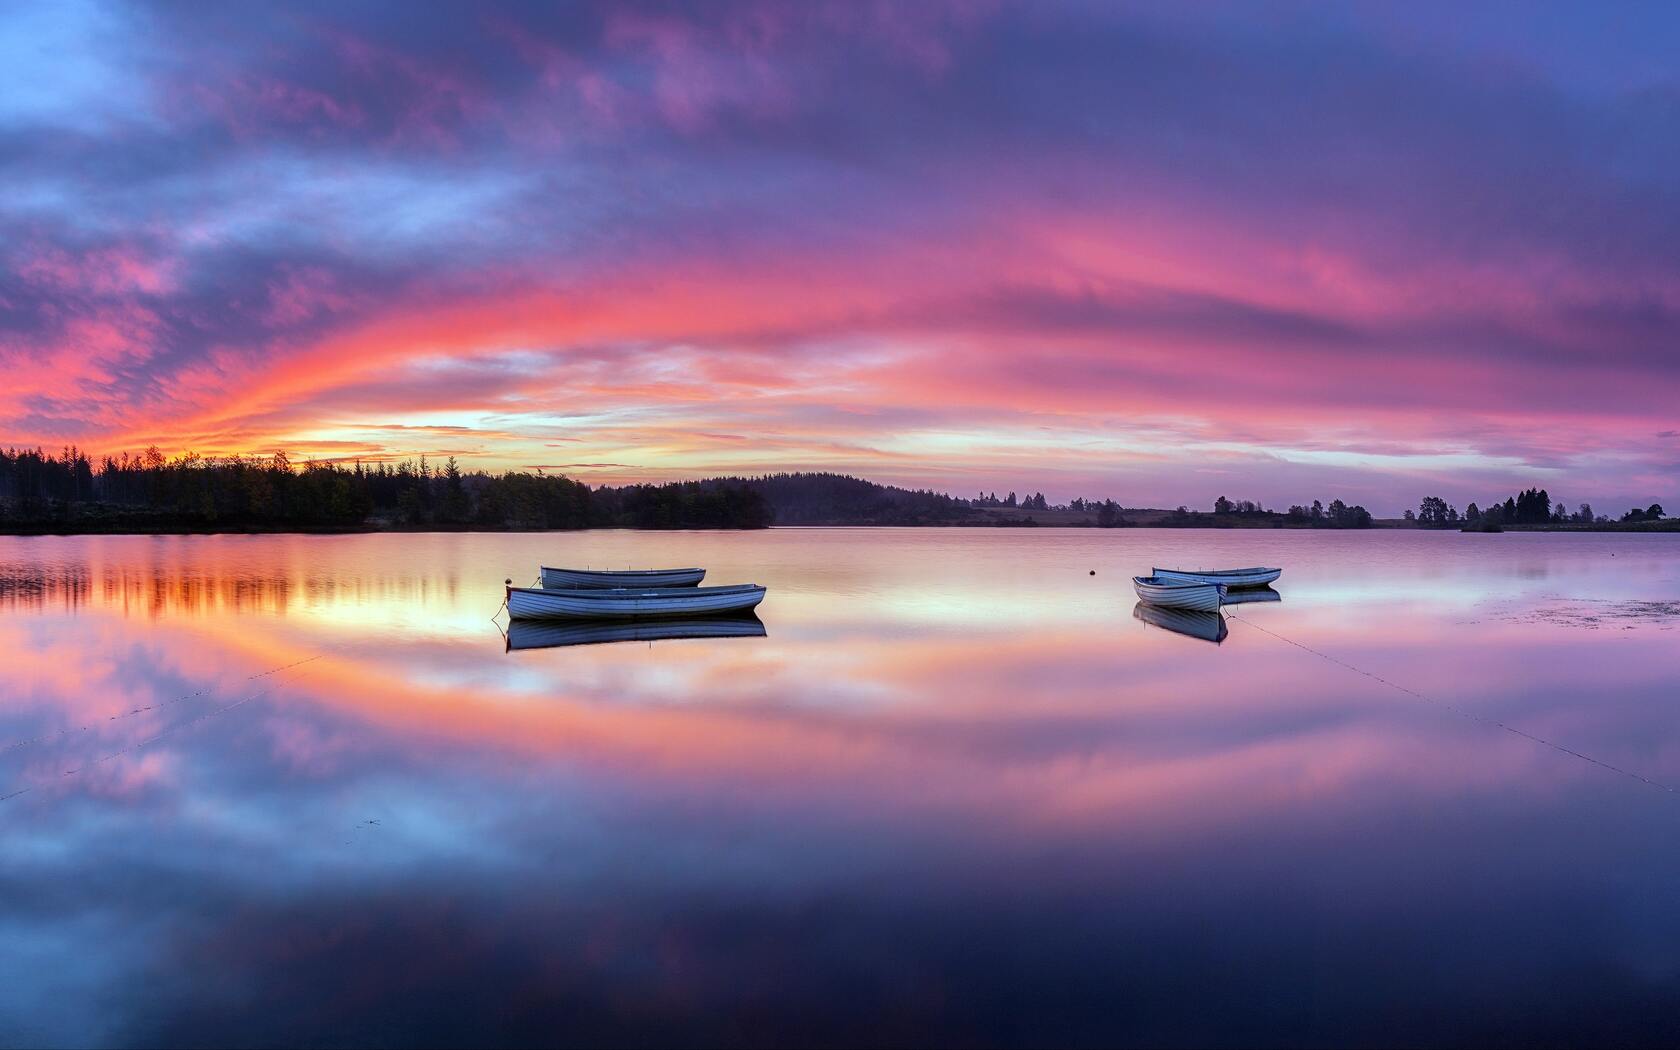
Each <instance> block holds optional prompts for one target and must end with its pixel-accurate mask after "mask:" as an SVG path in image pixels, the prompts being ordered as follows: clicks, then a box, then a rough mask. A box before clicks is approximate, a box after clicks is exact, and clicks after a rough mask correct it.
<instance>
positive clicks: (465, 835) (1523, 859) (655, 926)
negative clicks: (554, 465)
mask: <svg viewBox="0 0 1680 1050" xmlns="http://www.w3.org/2000/svg"><path fill="white" fill-rule="evenodd" d="M1677 555H1680V537H1660V536H1646V537H1640V536H1625V535H1610V536H1569V535H1517V534H1507V535H1504V536H1463V535H1459V534H1456V533H1455V534H1444V535H1435V534H1418V533H1396V532H1374V533H1364V534H1327V533H1316V534H1315V533H1306V532H1206V531H1182V532H1169V531H1120V532H1096V531H1080V530H1067V531H1058V530H1040V531H1007V530H1000V531H978V530H923V531H913V530H904V531H900V530H876V531H861V530H777V531H772V532H770V533H756V534H715V533H676V534H668V535H652V534H645V533H643V534H637V533H624V532H602V533H588V534H549V535H512V536H510V535H373V536H342V537H306V536H271V537H188V538H182V537H163V538H150V537H80V538H54V537H48V538H3V537H0V654H3V655H0V795H3V796H5V799H4V801H0V836H3V837H4V838H3V843H4V845H3V848H0V1043H4V1044H7V1045H21V1044H27V1045H35V1044H43V1043H48V1044H148V1045H151V1044H160V1043H163V1044H181V1043H185V1044H216V1045H226V1044H264V1045H267V1044H275V1043H286V1044H295V1043H302V1044H316V1045H319V1044H328V1045H339V1044H353V1045H377V1044H392V1043H404V1042H412V1043H423V1044H435V1043H439V1042H445V1043H474V1044H489V1043H497V1044H501V1043H521V1042H524V1043H556V1042H560V1043H564V1042H575V1043H589V1044H600V1043H609V1044H611V1043H634V1044H648V1043H682V1044H695V1043H701V1044H711V1043H746V1044H765V1045H770V1044H784V1043H790V1042H793V1043H820V1044H848V1043H855V1042H866V1043H896V1044H902V1043H904V1042H909V1041H936V1042H939V1043H942V1044H1020V1043H1039V1044H1042V1043H1056V1044H1077V1043H1088V1044H1106V1043H1116V1042H1120V1043H1144V1044H1191V1045H1203V1044H1243V1045H1248V1044H1256V1043H1291V1044H1296V1043H1336V1044H1346V1043H1381V1044H1392V1043H1412V1044H1416V1043H1464V1042H1478V1043H1484V1042H1502V1041H1503V1042H1514V1041H1539V1042H1547V1043H1554V1044H1555V1043H1559V1042H1581V1041H1585V1042H1593V1043H1601V1044H1602V1043H1609V1042H1645V1043H1653V1044H1661V1043H1668V1044H1673V1043H1675V1042H1677V1041H1680V834H1677V833H1680V796H1677V795H1676V794H1675V793H1673V792H1672V791H1670V790H1668V789H1667V788H1665V787H1663V786H1660V785H1667V784H1673V785H1680V630H1677V629H1676V628H1677V627H1680V557H1677ZM544 561H547V562H551V563H560V564H579V565H590V566H597V567H600V566H607V567H624V566H656V565H665V564H682V565H687V564H696V565H705V566H707V567H709V568H710V570H711V575H710V578H709V580H708V582H718V583H727V582H745V581H752V582H758V583H763V584H766V585H768V586H769V588H770V594H769V597H768V599H767V600H766V602H765V604H764V605H763V606H762V607H761V609H760V615H761V617H762V619H763V621H764V625H765V631H766V636H765V637H761V638H759V637H746V638H724V639H693V640H663V641H655V642H652V643H648V642H627V643H620V644H606V645H589V646H574V647H564V648H548V649H531V650H523V651H512V652H509V651H507V647H506V645H505V643H504V640H503V635H502V633H501V631H500V629H499V628H498V626H497V624H496V623H494V622H492V619H491V617H492V614H493V613H495V612H496V611H497V606H498V604H499V603H500V601H501V598H502V580H503V578H504V577H509V576H511V577H513V578H514V579H515V582H520V583H523V582H527V581H528V580H529V579H530V578H531V577H532V576H533V575H534V574H535V570H536V566H537V565H538V563H539V562H544ZM1173 563H1188V564H1197V565H1218V564H1232V565H1248V564H1256V563H1265V564H1277V565H1282V566H1284V567H1285V573H1284V576H1283V579H1282V580H1281V581H1280V582H1279V584H1278V587H1277V589H1278V591H1279V592H1280V593H1281V594H1282V596H1283V599H1282V601H1281V602H1278V603H1270V604H1254V605H1245V606H1242V607H1239V608H1236V609H1234V610H1231V613H1232V615H1231V616H1229V617H1228V623H1227V628H1228V635H1227V636H1226V638H1225V640H1224V642H1223V644H1220V645H1213V644H1210V643H1208V642H1207V641H1204V640H1202V639H1200V638H1197V637H1192V636H1187V635H1183V634H1178V633H1174V632H1172V631H1169V630H1163V629H1161V628H1159V627H1156V626H1152V625H1150V624H1148V623H1145V622H1143V621H1141V620H1139V619H1137V618H1135V617H1134V615H1133V605H1134V601H1133V596H1132V593H1131V589H1130V585H1129V579H1128V578H1129V577H1130V576H1131V575H1134V574H1136V573H1140V572H1144V571H1146V570H1147V569H1148V568H1149V567H1150V566H1151V565H1152V564H1163V565H1170V564H1173ZM1092 569H1095V570H1096V575H1095V576H1091V575H1090V574H1089V573H1090V570H1092ZM1302 646H1304V647H1307V648H1301V647H1302ZM1309 650H1316V652H1314V651H1309ZM1319 654H1324V655H1319ZM1328 657H1333V658H1334V659H1335V660H1339V661H1342V662H1343V663H1345V664H1348V665H1352V666H1353V667H1354V668H1358V669H1359V671H1362V672H1368V673H1359V672H1356V671H1355V670H1351V669H1349V668H1348V667H1347V666H1343V665H1342V664H1338V663H1335V662H1332V661H1331V660H1330V659H1328ZM1371 676H1377V677H1371ZM1379 679H1381V680H1379ZM1384 680H1386V682H1388V683H1393V684H1394V685H1395V686H1402V687H1404V689H1405V690H1411V691H1413V692H1412V693H1408V692H1404V691H1402V690H1401V689H1398V688H1394V687H1391V686H1390V685H1389V684H1385V681H1384ZM1413 693H1416V694H1422V695H1423V697H1427V698H1428V699H1423V698H1420V697H1419V696H1417V695H1413ZM1478 719H1481V720H1478ZM1494 721H1497V722H1502V723H1505V724H1506V725H1508V726H1511V727H1514V728H1518V729H1521V730H1523V731H1525V732H1527V733H1530V734H1533V735H1535V736H1538V737H1542V738H1544V739H1545V740H1546V741H1550V742H1553V743H1556V744H1558V745H1561V746H1565V747H1568V748H1571V749H1574V750H1576V751H1579V752H1581V753H1583V754H1585V755H1588V756H1591V757H1592V758H1594V759H1597V760H1599V761H1601V762H1604V763H1608V764H1610V765H1613V766H1615V767H1618V768H1619V769H1621V770H1625V771H1627V772H1628V773H1635V774H1638V775H1640V776H1643V777H1648V778H1650V779H1651V780H1654V781H1657V782H1658V783H1659V786H1652V785H1650V784H1647V783H1643V782H1640V781H1638V780H1636V779H1634V778H1633V777H1632V776H1629V775H1624V774H1623V773H1618V772H1616V771H1614V770H1611V769H1607V768H1605V767H1604V766H1599V765H1594V764H1591V763H1589V762H1588V761H1585V760H1583V759H1582V758H1579V757H1574V756H1571V755H1569V754H1565V753H1563V752H1561V751H1559V750H1557V749H1555V748H1552V747H1548V746H1546V745H1544V744H1541V743H1537V742H1536V741H1534V740H1532V739H1528V738H1525V737H1522V736H1519V735H1516V734H1514V733H1512V732H1509V731H1507V730H1506V729H1503V728H1500V727H1499V726H1498V725H1496V724H1493V723H1494Z"/></svg>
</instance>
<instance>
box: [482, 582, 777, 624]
mask: <svg viewBox="0 0 1680 1050" xmlns="http://www.w3.org/2000/svg"><path fill="white" fill-rule="evenodd" d="M763 600H764V588H763V587H759V586H757V585H756V584H741V585H739V586H735V587H692V588H676V589H669V590H653V589H648V588H640V589H636V590H627V589H618V590H605V589H600V588H595V589H589V590H552V589H548V588H542V587H509V588H508V589H507V609H508V616H509V617H511V618H512V619H515V620H641V619H668V618H671V617H679V616H716V615H718V614H720V613H736V612H746V611H748V610H749V609H753V608H756V607H757V606H758V603H759V602H761V601H763Z"/></svg>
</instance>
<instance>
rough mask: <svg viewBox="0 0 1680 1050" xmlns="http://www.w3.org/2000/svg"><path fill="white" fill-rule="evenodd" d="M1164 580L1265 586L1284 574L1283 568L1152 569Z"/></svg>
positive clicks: (1236, 585) (1237, 585)
mask: <svg viewBox="0 0 1680 1050" xmlns="http://www.w3.org/2000/svg"><path fill="white" fill-rule="evenodd" d="M1151 571H1152V572H1153V573H1154V574H1155V575H1156V576H1158V577H1160V578H1161V579H1163V580H1183V581H1185V582H1187V583H1222V584H1224V585H1225V586H1227V587H1264V586H1266V584H1268V583H1271V582H1272V581H1274V580H1276V579H1277V578H1278V577H1279V576H1282V575H1283V570H1282V569H1209V570H1208V571H1206V572H1200V571H1197V572H1190V571H1188V570H1185V569H1152V570H1151Z"/></svg>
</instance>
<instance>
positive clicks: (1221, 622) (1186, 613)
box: [1132, 602, 1228, 645]
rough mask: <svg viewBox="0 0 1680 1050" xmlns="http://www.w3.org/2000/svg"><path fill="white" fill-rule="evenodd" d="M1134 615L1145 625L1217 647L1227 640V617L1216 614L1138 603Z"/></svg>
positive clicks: (1133, 608) (1133, 611) (1133, 610)
mask: <svg viewBox="0 0 1680 1050" xmlns="http://www.w3.org/2000/svg"><path fill="white" fill-rule="evenodd" d="M1132 615H1133V616H1135V617H1137V618H1138V619H1140V620H1142V621H1143V622H1144V623H1147V624H1151V625H1153V626H1155V627H1159V628H1161V629H1162V630H1164V631H1171V632H1173V633H1174V634H1182V635H1185V636H1186V637H1189V638H1200V639H1201V640H1202V641H1204V642H1213V643H1214V644H1215V645H1217V644H1219V643H1220V642H1223V641H1224V640H1225V635H1226V634H1227V633H1228V631H1227V628H1226V626H1225V617H1223V616H1221V615H1220V614H1218V613H1216V612H1202V611H1200V610H1197V609H1172V608H1168V607H1167V606H1164V605H1151V604H1149V603H1148V602H1138V603H1137V604H1136V605H1134V606H1132Z"/></svg>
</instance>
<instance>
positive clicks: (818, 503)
mask: <svg viewBox="0 0 1680 1050" xmlns="http://www.w3.org/2000/svg"><path fill="white" fill-rule="evenodd" d="M704 484H708V485H723V486H730V487H740V488H746V489H750V490H752V491H755V492H758V493H759V494H760V495H762V496H763V497H764V499H765V502H767V503H769V505H770V509H771V512H772V513H773V514H774V521H775V524H777V525H957V524H963V523H965V522H974V521H977V520H980V519H982V518H983V515H981V514H980V512H979V511H977V510H975V509H974V508H973V507H970V506H968V505H967V504H966V503H965V502H964V501H962V500H958V499H955V498H953V497H951V496H948V495H946V494H945V493H942V492H931V491H927V490H925V489H915V490H913V489H904V488H899V487H897V486H896V485H878V484H876V483H875V482H873V481H865V480H864V479H862V478H854V477H852V476H851V475H849V474H821V473H816V474H768V475H764V476H762V477H746V478H741V477H726V478H714V479H711V480H709V481H707V482H704Z"/></svg>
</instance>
